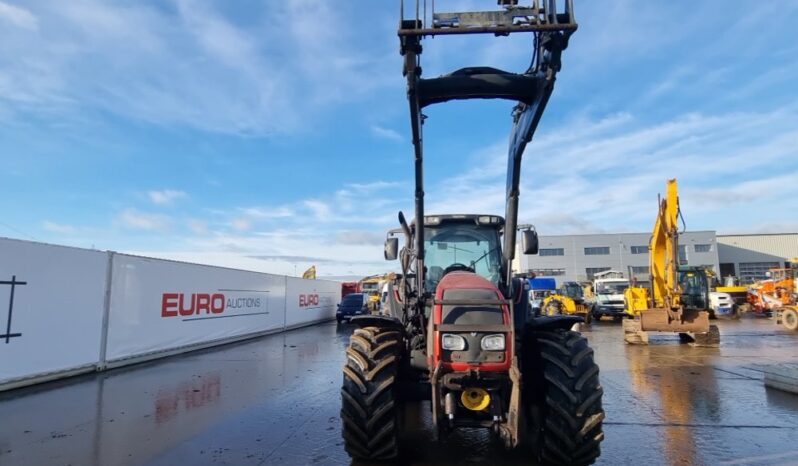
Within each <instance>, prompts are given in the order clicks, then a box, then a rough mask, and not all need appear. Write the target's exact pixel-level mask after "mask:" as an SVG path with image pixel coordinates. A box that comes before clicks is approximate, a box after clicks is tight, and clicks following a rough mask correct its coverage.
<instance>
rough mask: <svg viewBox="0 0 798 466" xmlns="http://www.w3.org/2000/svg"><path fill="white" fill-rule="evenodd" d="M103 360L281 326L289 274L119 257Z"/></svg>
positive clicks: (212, 340) (277, 328)
mask: <svg viewBox="0 0 798 466" xmlns="http://www.w3.org/2000/svg"><path fill="white" fill-rule="evenodd" d="M112 277H113V278H112V280H111V283H112V285H111V313H110V315H109V322H108V324H109V325H108V348H107V351H106V355H105V358H106V360H107V361H114V360H119V359H125V358H130V357H136V356H141V355H145V354H150V353H156V352H160V351H168V350H174V349H177V348H183V347H186V346H192V345H197V344H202V343H209V342H217V341H221V340H229V339H231V338H235V337H240V336H242V335H251V334H256V333H264V332H267V331H274V330H280V329H282V328H283V322H284V315H285V308H284V307H285V278H284V277H282V276H278V275H268V274H262V273H255V272H245V271H241V270H232V269H223V268H219V267H210V266H203V265H195V264H185V263H180V262H171V261H165V260H157V259H149V258H144V257H134V256H127V255H122V254H116V255H115V257H114V265H113V275H112Z"/></svg>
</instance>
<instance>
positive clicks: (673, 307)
mask: <svg viewBox="0 0 798 466" xmlns="http://www.w3.org/2000/svg"><path fill="white" fill-rule="evenodd" d="M679 217H681V211H680V209H679V191H678V186H677V184H676V180H675V179H673V180H668V184H667V194H666V196H665V198H664V199H660V202H659V211H658V213H657V219H656V222H655V223H654V231H653V233H652V235H651V242H650V244H649V261H650V267H649V270H650V274H651V275H650V282H651V288H650V289H648V288H641V287H629V288H627V289H626V291H625V292H624V301H625V303H626V308H627V313H628V314H630V315H631V316H633V319H625V320H624V322H623V328H624V340H625V341H626V342H627V343H630V344H646V343H648V332H652V331H653V332H676V333H678V334H679V336H680V337H681V338H682V339H683V340H687V341H690V342H691V344H693V345H695V346H718V345H719V343H720V334H719V333H718V327H717V326H715V325H710V324H709V315H710V312H709V283H708V280H707V273H706V269H704V268H703V267H688V266H683V265H681V264H680V261H679V224H678V220H679Z"/></svg>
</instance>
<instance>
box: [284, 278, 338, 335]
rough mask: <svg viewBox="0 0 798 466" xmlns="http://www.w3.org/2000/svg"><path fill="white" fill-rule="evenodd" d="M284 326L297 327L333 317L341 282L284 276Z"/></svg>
mask: <svg viewBox="0 0 798 466" xmlns="http://www.w3.org/2000/svg"><path fill="white" fill-rule="evenodd" d="M285 279H286V287H285V288H286V293H285V296H286V302H285V326H286V328H293V327H298V326H301V325H307V324H309V323H314V322H322V321H325V320H331V319H334V318H335V310H336V308H337V306H338V304H339V303H340V302H341V284H340V283H338V282H329V281H324V280H304V279H301V278H294V277H285Z"/></svg>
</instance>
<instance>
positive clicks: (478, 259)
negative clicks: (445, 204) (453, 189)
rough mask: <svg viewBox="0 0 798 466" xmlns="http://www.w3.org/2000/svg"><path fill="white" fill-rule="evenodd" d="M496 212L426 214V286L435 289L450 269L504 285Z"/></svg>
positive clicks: (499, 286)
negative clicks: (483, 213) (480, 213)
mask: <svg viewBox="0 0 798 466" xmlns="http://www.w3.org/2000/svg"><path fill="white" fill-rule="evenodd" d="M503 227H504V219H503V218H501V217H498V216H495V215H482V216H480V215H440V216H428V217H425V218H424V241H425V246H426V248H425V250H426V257H425V261H426V264H425V265H426V268H427V274H426V277H425V288H426V289H427V290H428V291H430V292H434V291H435V290H436V289H437V287H438V284H439V283H440V282H441V279H443V277H444V276H445V275H447V274H448V273H450V272H455V271H466V272H473V273H475V274H477V275H479V276H480V277H482V278H484V279H486V280H488V281H489V282H491V283H492V284H493V286H494V287H497V288H505V287H504V286H503V285H504V283H503V277H504V273H503V266H502V249H501V230H502V228H503Z"/></svg>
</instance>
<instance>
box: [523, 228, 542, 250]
mask: <svg viewBox="0 0 798 466" xmlns="http://www.w3.org/2000/svg"><path fill="white" fill-rule="evenodd" d="M521 235H522V236H521V250H522V251H523V252H524V254H537V253H538V232H537V231H535V230H524V231H522V232H521Z"/></svg>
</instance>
